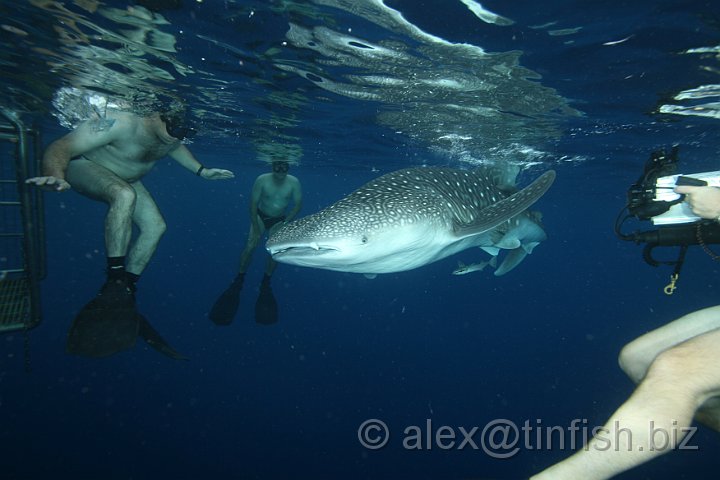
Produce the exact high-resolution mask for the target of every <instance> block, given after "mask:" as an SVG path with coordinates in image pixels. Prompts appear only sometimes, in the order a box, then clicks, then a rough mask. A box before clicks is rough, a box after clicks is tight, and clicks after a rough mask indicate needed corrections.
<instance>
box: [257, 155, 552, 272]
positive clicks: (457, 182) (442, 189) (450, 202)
mask: <svg viewBox="0 0 720 480" xmlns="http://www.w3.org/2000/svg"><path fill="white" fill-rule="evenodd" d="M495 173H496V172H493V171H491V170H474V171H466V170H458V169H451V168H409V169H404V170H398V171H396V172H392V173H388V174H386V175H383V176H381V177H379V178H376V179H375V180H372V181H370V182H368V183H367V184H365V185H364V186H362V187H360V188H359V189H358V190H356V191H354V192H353V193H351V194H350V195H348V196H347V197H345V198H343V199H342V200H340V201H338V202H336V203H334V204H333V205H331V206H329V207H327V208H325V209H324V210H321V211H320V212H317V213H315V214H312V215H309V216H307V217H304V218H301V219H299V220H296V221H294V222H290V223H288V224H287V225H285V226H284V227H282V228H281V229H280V230H278V231H277V232H275V234H273V235H272V237H271V238H270V239H269V240H268V242H267V245H266V248H267V250H268V252H269V253H270V255H272V258H273V259H274V260H276V261H278V262H282V263H289V264H292V265H298V266H303V267H313V268H322V269H327V270H336V271H340V272H355V273H363V274H366V275H374V274H378V273H391V272H401V271H404V270H411V269H414V268H418V267H421V266H423V265H427V264H428V263H431V262H435V261H437V260H440V259H442V258H445V257H447V256H450V255H453V254H454V253H457V252H460V251H462V250H465V249H467V248H470V247H481V248H483V249H485V250H486V251H488V252H489V253H491V254H492V255H497V252H498V251H499V249H501V248H507V249H512V250H513V252H512V253H513V254H514V255H513V254H511V255H508V258H507V259H506V260H505V261H504V262H503V263H502V264H501V265H500V267H499V268H498V271H499V272H500V273H497V272H496V275H501V274H502V273H505V272H507V271H508V270H510V269H511V268H513V267H514V266H515V265H517V264H518V263H519V262H520V261H521V260H522V259H523V258H524V257H525V255H526V254H527V253H529V251H530V250H532V247H534V246H535V245H536V244H537V242H539V241H540V240H542V239H544V232H543V230H542V228H541V227H540V226H539V225H537V223H535V221H534V218H533V216H532V214H529V213H526V212H525V210H526V209H527V208H528V207H530V206H531V205H532V204H533V203H535V202H536V201H537V200H538V199H539V198H540V197H541V196H542V195H543V194H544V193H545V192H546V191H547V190H548V188H550V185H552V183H553V181H554V179H555V172H554V171H552V170H550V171H548V172H545V173H544V174H543V175H541V176H540V177H539V178H538V179H536V180H535V181H534V182H533V183H532V184H530V185H529V186H527V187H526V188H524V189H523V190H520V191H518V192H516V193H513V194H510V193H509V192H507V191H506V189H505V188H504V187H502V186H500V183H501V181H500V180H498V178H497V176H496V175H495ZM531 244H532V245H531ZM507 262H510V263H509V264H508V265H506V263H507Z"/></svg>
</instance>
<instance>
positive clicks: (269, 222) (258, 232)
mask: <svg viewBox="0 0 720 480" xmlns="http://www.w3.org/2000/svg"><path fill="white" fill-rule="evenodd" d="M289 169H290V164H289V163H288V162H287V161H283V160H276V161H274V162H272V173H264V174H262V175H260V176H259V177H258V178H257V179H256V180H255V183H254V184H253V189H252V198H251V199H250V233H249V234H248V240H247V244H246V245H245V248H244V249H243V251H242V254H241V255H240V268H239V269H238V274H237V276H236V277H235V279H234V280H233V282H232V283H231V284H230V286H229V287H228V288H227V289H226V290H225V291H224V292H223V293H222V294H221V295H220V297H219V298H218V299H217V300H216V301H215V304H214V305H213V307H212V309H211V310H210V315H209V316H210V320H212V321H213V322H214V323H215V324H217V325H229V324H230V323H232V321H233V319H234V318H235V314H236V313H237V309H238V305H239V303H240V291H241V290H242V287H243V282H244V280H245V272H246V271H247V269H248V267H249V266H250V260H251V259H252V254H253V252H254V251H255V248H256V247H257V245H258V242H259V241H260V238H261V237H262V236H263V234H264V233H265V232H267V233H268V236H270V235H272V234H273V233H274V232H275V231H276V230H277V229H279V228H280V227H281V226H282V225H284V224H285V223H286V222H289V221H290V220H292V219H293V218H294V217H295V215H297V213H298V212H299V211H300V208H301V207H302V190H301V187H300V181H299V180H298V179H297V178H296V177H294V176H293V175H289V174H288V170H289ZM290 200H292V202H293V204H294V205H293V208H292V210H290V211H289V212H288V213H287V214H286V213H285V211H286V209H287V207H288V205H289V204H290ZM276 266H277V263H276V262H275V261H274V260H273V259H272V257H268V260H267V265H266V267H265V275H264V276H263V280H262V283H261V284H260V294H259V295H258V299H257V301H256V303H255V320H256V321H257V322H258V323H262V324H271V323H275V322H276V321H277V302H276V301H275V297H274V296H273V293H272V289H271V288H270V277H271V275H272V274H273V271H275V267H276Z"/></svg>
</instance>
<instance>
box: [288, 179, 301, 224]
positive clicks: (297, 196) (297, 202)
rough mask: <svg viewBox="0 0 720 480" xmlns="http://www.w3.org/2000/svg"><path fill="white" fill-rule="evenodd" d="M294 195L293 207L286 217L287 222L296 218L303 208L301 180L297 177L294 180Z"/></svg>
mask: <svg viewBox="0 0 720 480" xmlns="http://www.w3.org/2000/svg"><path fill="white" fill-rule="evenodd" d="M292 196H293V209H292V210H290V212H289V213H288V214H287V216H286V217H285V221H286V222H289V221H290V220H292V219H293V218H295V215H297V214H298V212H299V211H300V209H301V208H302V187H301V186H300V181H299V180H298V179H297V178H296V179H295V181H294V182H293V189H292Z"/></svg>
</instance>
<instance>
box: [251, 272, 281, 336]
mask: <svg viewBox="0 0 720 480" xmlns="http://www.w3.org/2000/svg"><path fill="white" fill-rule="evenodd" d="M277 321H278V306H277V301H276V300H275V295H273V292H272V288H271V287H270V277H268V276H265V277H263V281H262V283H261V284H260V294H259V295H258V298H257V301H256V302H255V322H257V323H259V324H262V325H272V324H273V323H277Z"/></svg>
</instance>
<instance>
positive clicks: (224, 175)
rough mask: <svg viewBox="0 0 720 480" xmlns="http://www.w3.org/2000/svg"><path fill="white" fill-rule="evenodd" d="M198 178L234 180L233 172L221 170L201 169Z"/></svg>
mask: <svg viewBox="0 0 720 480" xmlns="http://www.w3.org/2000/svg"><path fill="white" fill-rule="evenodd" d="M200 176H201V177H202V178H205V179H207V180H227V179H228V178H235V174H234V173H233V172H231V171H230V170H223V169H222V168H203V170H202V172H200Z"/></svg>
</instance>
